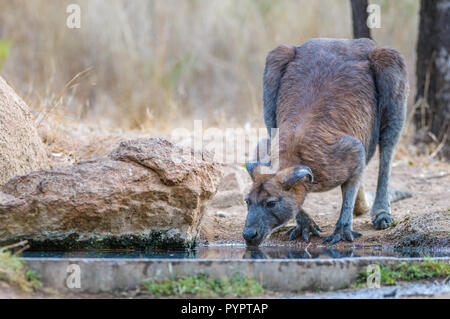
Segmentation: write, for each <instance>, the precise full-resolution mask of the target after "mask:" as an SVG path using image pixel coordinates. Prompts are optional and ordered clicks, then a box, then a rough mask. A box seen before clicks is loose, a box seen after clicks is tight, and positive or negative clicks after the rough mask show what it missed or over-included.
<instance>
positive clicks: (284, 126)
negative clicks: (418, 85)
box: [243, 39, 409, 246]
mask: <svg viewBox="0 0 450 319" xmlns="http://www.w3.org/2000/svg"><path fill="white" fill-rule="evenodd" d="M263 81H264V94H263V102H264V110H263V111H264V120H265V123H266V126H267V129H268V131H269V136H270V137H271V138H272V143H274V137H275V136H274V135H273V134H270V132H271V129H272V128H278V129H279V132H278V134H277V136H276V139H277V141H278V148H279V153H278V158H274V154H271V155H270V156H271V157H270V160H271V163H272V164H274V163H275V161H276V164H277V166H278V169H277V170H276V171H275V170H274V169H272V170H271V171H270V168H269V171H267V169H263V167H262V166H267V165H268V166H270V163H269V164H268V163H267V162H265V163H263V164H264V165H261V164H262V163H260V162H256V163H247V168H248V171H249V173H250V175H251V177H252V179H253V186H252V189H251V191H250V193H249V195H248V197H247V203H248V216H247V221H246V226H245V229H244V233H243V235H244V238H245V240H246V242H247V244H248V245H252V246H257V245H259V244H260V243H261V242H262V241H263V240H264V239H265V238H266V237H267V236H268V235H269V234H270V233H271V232H272V231H273V230H274V229H275V228H278V227H280V226H281V225H283V224H284V223H286V222H287V221H288V220H289V219H291V218H293V217H295V216H297V221H299V220H300V221H301V223H299V222H298V226H297V229H296V230H293V231H292V232H291V238H292V236H293V235H294V236H293V237H296V236H298V235H299V234H302V236H303V237H304V238H305V239H307V238H308V237H309V233H312V234H315V235H318V234H317V230H318V226H317V225H316V224H315V223H314V221H313V220H312V219H311V218H310V217H309V216H308V215H307V214H306V213H305V212H304V211H303V210H302V209H301V205H302V204H303V202H304V200H305V197H306V195H307V193H309V192H322V191H327V190H330V189H332V188H335V187H337V186H340V187H341V189H342V196H343V203H342V208H341V213H340V217H339V219H338V221H337V223H336V228H335V231H334V233H333V234H332V235H330V236H328V237H326V238H325V241H326V242H330V243H331V244H334V243H336V242H338V241H340V240H348V241H353V239H354V238H355V237H357V236H360V235H361V234H359V233H357V232H355V231H353V227H352V218H353V214H355V215H358V214H361V213H364V211H360V210H366V209H367V207H368V205H367V204H366V203H365V196H363V194H364V191H363V189H362V188H361V187H362V186H361V182H362V176H363V173H364V170H365V167H366V165H367V163H368V162H369V161H370V159H371V158H372V156H373V154H374V152H375V149H376V146H377V145H379V148H380V170H379V176H378V186H377V192H376V196H375V200H374V204H373V207H372V209H371V211H370V214H371V217H372V222H373V224H374V226H375V227H376V228H377V229H384V228H387V227H388V226H389V224H390V223H391V222H392V221H393V219H392V216H391V211H390V204H389V193H388V185H389V177H390V172H391V166H392V158H393V154H394V151H395V146H396V144H397V142H398V140H399V137H400V134H401V130H402V127H403V124H404V121H405V114H406V99H407V96H408V92H409V86H408V80H407V74H406V66H405V63H404V59H403V56H402V55H401V53H399V52H398V51H396V50H394V49H390V48H381V47H377V46H376V44H375V42H373V41H372V40H370V39H357V40H347V39H313V40H310V41H308V42H306V43H304V44H303V45H301V46H292V45H282V46H280V47H278V48H276V49H274V50H273V51H271V52H270V53H269V55H268V57H267V61H266V68H265V71H264V77H263ZM263 144H265V142H264V143H263ZM269 144H270V143H269ZM274 166H275V165H272V168H274ZM302 170H303V171H305V170H311V172H312V174H311V175H312V176H311V177H313V178H305V176H309V174H303V175H301V174H300V175H299V174H298V172H299V171H302ZM286 181H289V183H286ZM355 202H356V205H355ZM305 230H306V231H305ZM306 233H307V234H306Z"/></svg>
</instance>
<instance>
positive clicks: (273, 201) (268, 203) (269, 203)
mask: <svg viewBox="0 0 450 319" xmlns="http://www.w3.org/2000/svg"><path fill="white" fill-rule="evenodd" d="M276 204H277V201H276V200H270V201H268V202H266V206H267V207H269V208H270V207H275V205H276Z"/></svg>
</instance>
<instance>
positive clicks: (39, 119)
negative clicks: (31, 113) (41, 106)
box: [34, 68, 92, 127]
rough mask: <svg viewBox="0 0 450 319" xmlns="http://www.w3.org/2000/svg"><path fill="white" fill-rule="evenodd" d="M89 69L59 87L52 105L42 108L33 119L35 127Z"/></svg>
mask: <svg viewBox="0 0 450 319" xmlns="http://www.w3.org/2000/svg"><path fill="white" fill-rule="evenodd" d="M91 70H92V68H87V69H86V70H84V71H81V72H79V73H77V74H76V75H75V76H74V77H73V78H72V80H70V81H69V82H67V83H66V85H64V87H63V88H62V89H61V91H60V92H59V94H58V96H57V97H56V99H55V100H54V103H52V105H50V107H49V108H48V109H47V110H44V111H42V112H40V113H39V115H38V117H37V118H36V120H35V121H34V124H35V125H36V127H38V126H39V125H40V124H41V123H42V122H43V121H44V120H45V119H46V118H47V115H48V114H50V113H51V112H52V111H53V110H54V109H55V108H56V107H57V106H58V105H59V104H60V103H61V101H62V98H63V97H64V95H65V94H66V91H68V90H70V89H71V88H73V87H75V86H77V85H78V84H79V83H80V80H81V78H82V77H83V76H84V75H86V74H87V73H88V72H89V71H91Z"/></svg>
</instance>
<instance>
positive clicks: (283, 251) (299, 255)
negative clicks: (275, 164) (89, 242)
mask: <svg viewBox="0 0 450 319" xmlns="http://www.w3.org/2000/svg"><path fill="white" fill-rule="evenodd" d="M424 256H429V257H450V249H449V248H439V249H437V248H433V249H431V248H430V249H426V248H425V249H424V248H420V249H418V248H404V249H394V248H381V247H354V248H329V247H310V248H308V249H302V248H293V247H288V246H264V247H261V248H258V249H248V248H246V247H245V246H244V245H220V246H219V245H218V246H199V247H197V248H195V249H182V250H156V249H153V250H146V251H137V250H95V251H94V250H84V251H65V252H63V251H26V252H24V253H23V257H30V258H134V259H143V258H145V259H148V258H150V259H162V258H169V259H172V258H173V259H317V258H325V259H330V258H331V259H336V258H345V257H347V258H348V257H354V258H358V257H398V258H412V257H424Z"/></svg>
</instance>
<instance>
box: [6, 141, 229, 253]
mask: <svg viewBox="0 0 450 319" xmlns="http://www.w3.org/2000/svg"><path fill="white" fill-rule="evenodd" d="M221 177H222V172H221V167H219V165H218V164H215V163H213V162H212V161H211V160H209V159H208V158H201V159H198V158H196V159H195V160H193V158H192V157H191V156H190V154H188V155H184V153H183V150H182V149H181V148H179V147H176V146H175V145H173V144H172V143H170V142H168V141H166V140H162V139H138V140H132V141H128V142H123V143H121V144H120V146H119V147H118V148H117V149H115V150H114V151H112V152H111V154H110V155H109V156H108V157H103V158H97V159H92V160H87V161H83V162H79V163H77V164H75V165H72V166H67V167H63V168H58V169H53V170H41V171H37V172H33V173H30V174H28V175H24V176H18V177H15V178H13V179H11V180H10V181H9V182H7V183H6V184H5V185H4V187H3V189H2V192H3V194H2V193H0V243H1V242H3V243H7V242H13V241H18V240H23V239H27V240H29V241H30V242H31V246H32V248H35V249H38V248H62V249H71V248H72V249H73V248H131V247H132V248H146V247H151V246H164V247H167V246H186V245H192V243H193V242H194V241H195V239H196V236H197V233H198V227H199V223H200V220H201V218H202V215H203V213H204V209H205V206H206V205H207V203H208V202H209V200H211V199H212V198H213V196H214V195H215V193H216V190H217V187H218V185H219V183H220V180H221Z"/></svg>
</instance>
